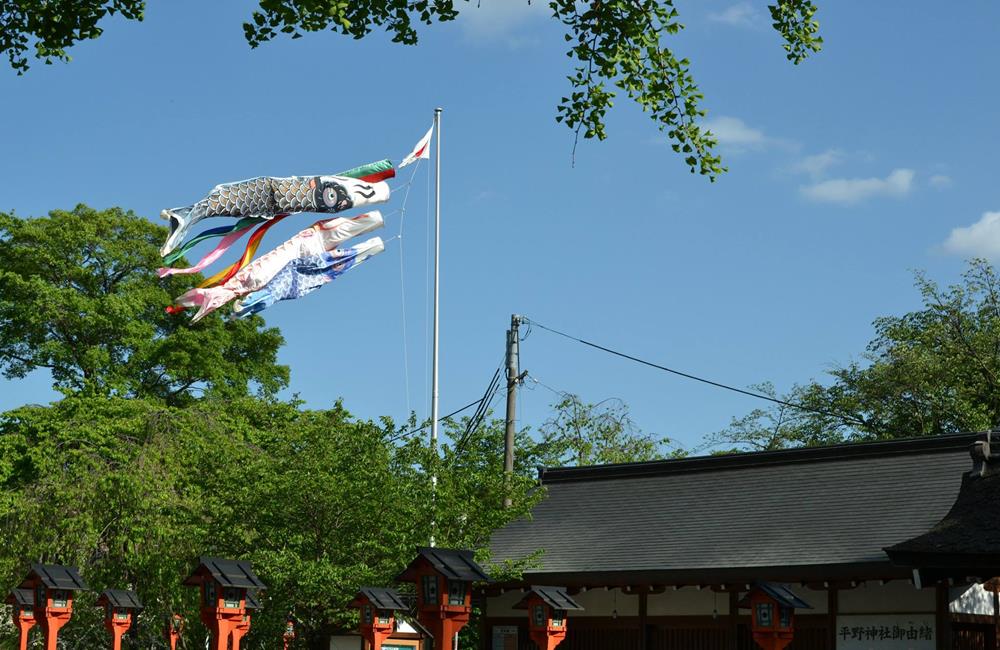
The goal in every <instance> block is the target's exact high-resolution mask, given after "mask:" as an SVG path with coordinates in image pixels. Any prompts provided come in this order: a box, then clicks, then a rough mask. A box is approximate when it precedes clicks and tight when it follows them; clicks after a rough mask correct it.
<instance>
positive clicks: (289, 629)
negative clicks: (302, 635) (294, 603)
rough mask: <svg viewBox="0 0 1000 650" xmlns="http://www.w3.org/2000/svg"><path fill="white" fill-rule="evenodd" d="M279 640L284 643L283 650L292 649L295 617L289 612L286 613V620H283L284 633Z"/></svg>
mask: <svg viewBox="0 0 1000 650" xmlns="http://www.w3.org/2000/svg"><path fill="white" fill-rule="evenodd" d="M281 639H282V641H284V642H285V650H288V649H289V648H291V647H292V641H294V640H295V617H294V616H292V613H291V612H288V618H286V619H285V633H284V634H282V635H281Z"/></svg>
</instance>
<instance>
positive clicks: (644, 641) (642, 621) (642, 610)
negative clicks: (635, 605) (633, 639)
mask: <svg viewBox="0 0 1000 650" xmlns="http://www.w3.org/2000/svg"><path fill="white" fill-rule="evenodd" d="M648 605H649V590H648V589H647V588H646V587H645V586H643V587H639V648H640V650H649V634H648V633H647V630H646V611H647V608H648Z"/></svg>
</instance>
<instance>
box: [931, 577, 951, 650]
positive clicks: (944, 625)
mask: <svg viewBox="0 0 1000 650" xmlns="http://www.w3.org/2000/svg"><path fill="white" fill-rule="evenodd" d="M934 590H935V591H934V622H935V627H936V628H937V634H936V637H937V650H951V616H950V613H949V611H948V601H949V598H948V583H947V582H944V581H942V582H939V583H937V586H936V587H935V588H934Z"/></svg>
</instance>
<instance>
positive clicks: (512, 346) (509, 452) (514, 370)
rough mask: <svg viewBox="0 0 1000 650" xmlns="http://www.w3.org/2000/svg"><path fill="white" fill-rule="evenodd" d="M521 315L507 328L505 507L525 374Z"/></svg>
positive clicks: (512, 471) (512, 472)
mask: <svg viewBox="0 0 1000 650" xmlns="http://www.w3.org/2000/svg"><path fill="white" fill-rule="evenodd" d="M520 325H521V317H520V316H519V315H517V314H511V315H510V329H509V330H507V430H506V435H505V436H504V441H503V473H504V487H505V488H506V494H504V498H503V507H504V508H509V507H510V505H511V501H510V486H511V477H513V475H514V432H515V428H516V426H517V385H518V384H519V383H520V382H521V379H522V378H523V375H522V374H521V372H520V359H519V358H518V356H519V352H520V350H519V334H518V331H517V330H518V327H520Z"/></svg>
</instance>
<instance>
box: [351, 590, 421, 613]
mask: <svg viewBox="0 0 1000 650" xmlns="http://www.w3.org/2000/svg"><path fill="white" fill-rule="evenodd" d="M366 603H371V605H372V606H373V607H375V608H376V609H389V610H392V611H394V612H398V611H406V610H409V609H410V608H409V607H408V606H407V604H406V603H405V602H403V598H402V596H400V595H399V592H398V591H396V590H395V589H391V588H388V587H362V588H361V589H360V590H359V591H358V594H357V595H356V596H355V597H354V600H352V601H351V603H350V604H351V606H352V607H360V606H361V605H364V604H366Z"/></svg>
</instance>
